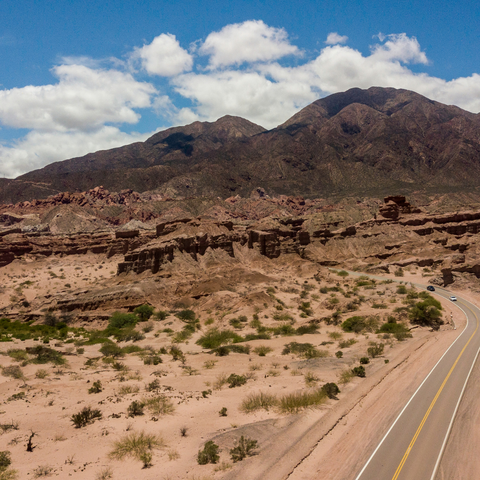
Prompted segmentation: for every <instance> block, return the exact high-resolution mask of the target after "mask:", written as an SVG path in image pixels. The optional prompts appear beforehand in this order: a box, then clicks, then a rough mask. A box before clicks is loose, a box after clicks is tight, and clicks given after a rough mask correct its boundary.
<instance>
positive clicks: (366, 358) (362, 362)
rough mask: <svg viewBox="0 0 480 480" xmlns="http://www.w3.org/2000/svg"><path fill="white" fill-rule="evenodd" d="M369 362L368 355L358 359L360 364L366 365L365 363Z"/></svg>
mask: <svg viewBox="0 0 480 480" xmlns="http://www.w3.org/2000/svg"><path fill="white" fill-rule="evenodd" d="M369 363H370V359H369V358H368V357H362V358H361V359H360V364H361V365H367V364H369Z"/></svg>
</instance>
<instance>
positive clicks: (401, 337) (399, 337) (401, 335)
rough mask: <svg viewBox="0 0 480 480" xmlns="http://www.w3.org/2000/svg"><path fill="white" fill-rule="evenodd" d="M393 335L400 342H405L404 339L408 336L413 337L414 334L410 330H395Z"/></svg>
mask: <svg viewBox="0 0 480 480" xmlns="http://www.w3.org/2000/svg"><path fill="white" fill-rule="evenodd" d="M393 336H394V337H395V338H396V339H397V340H398V341H399V342H403V340H405V339H407V338H412V336H413V335H412V334H411V333H410V332H408V331H407V332H395V333H394V334H393Z"/></svg>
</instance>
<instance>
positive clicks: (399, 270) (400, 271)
mask: <svg viewBox="0 0 480 480" xmlns="http://www.w3.org/2000/svg"><path fill="white" fill-rule="evenodd" d="M393 274H394V275H395V276H396V277H403V268H402V267H398V268H397V269H396V270H395V271H394V272H393Z"/></svg>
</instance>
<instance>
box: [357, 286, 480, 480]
mask: <svg viewBox="0 0 480 480" xmlns="http://www.w3.org/2000/svg"><path fill="white" fill-rule="evenodd" d="M416 286H418V287H421V288H425V287H424V286H423V285H416ZM434 293H436V294H437V295H440V296H442V297H444V298H447V299H448V298H449V297H450V295H451V293H450V292H447V291H446V290H444V289H441V288H438V287H436V291H435V292H434ZM457 298H458V301H457V302H452V305H453V304H455V305H456V306H457V307H458V308H460V309H461V310H462V311H463V312H464V313H465V315H466V316H467V319H468V323H467V326H466V327H465V330H464V331H463V332H462V333H461V335H459V336H458V337H457V339H456V340H455V341H454V342H453V343H452V345H451V346H450V348H449V349H448V350H447V351H446V352H445V354H444V355H443V356H442V358H441V359H440V360H439V361H438V363H437V364H436V365H435V367H434V368H433V369H432V371H431V372H430V373H429V374H428V376H427V377H426V378H425V380H424V381H423V383H422V384H421V385H420V386H419V387H418V389H417V391H416V392H415V394H414V395H413V396H412V397H411V399H410V400H409V402H408V403H407V405H406V406H405V407H404V409H403V410H402V411H401V413H400V414H399V416H398V417H397V419H396V420H395V422H394V423H393V425H392V426H391V428H390V429H389V430H388V432H387V433H386V435H385V436H384V438H383V439H382V440H381V442H380V444H379V445H378V446H377V448H376V449H375V451H374V452H372V454H371V456H370V459H369V460H368V461H367V463H366V464H365V466H363V468H362V469H361V470H360V472H359V473H358V474H357V476H356V478H355V480H433V479H434V477H435V473H436V470H437V468H438V464H439V463H440V459H441V456H442V453H443V450H444V448H445V444H446V440H447V438H448V434H449V432H450V429H451V426H452V424H453V421H454V417H455V414H456V411H457V409H458V406H459V404H460V400H461V398H462V395H463V391H464V389H465V387H466V385H467V381H468V378H469V376H470V372H471V370H472V369H473V366H474V364H475V361H476V359H477V356H478V353H479V351H480V328H479V319H480V310H479V309H478V308H477V307H476V306H475V305H473V304H472V303H470V302H468V301H467V300H465V299H462V298H461V297H458V296H457ZM360 467H361V466H359V469H360Z"/></svg>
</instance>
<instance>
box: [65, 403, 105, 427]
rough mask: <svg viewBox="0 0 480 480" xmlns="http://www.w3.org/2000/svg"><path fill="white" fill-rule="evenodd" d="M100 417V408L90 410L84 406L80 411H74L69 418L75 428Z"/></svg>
mask: <svg viewBox="0 0 480 480" xmlns="http://www.w3.org/2000/svg"><path fill="white" fill-rule="evenodd" d="M100 418H102V412H101V411H100V410H92V409H91V408H90V407H84V408H83V409H82V410H81V411H80V412H78V413H74V414H73V415H72V417H71V420H72V422H73V424H74V425H75V428H81V427H85V426H87V425H88V424H89V423H93V422H94V421H95V420H96V419H100Z"/></svg>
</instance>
